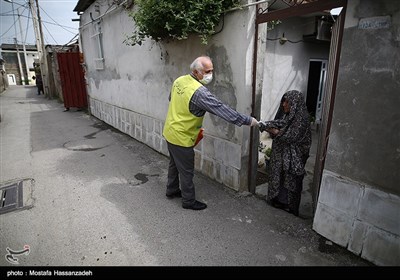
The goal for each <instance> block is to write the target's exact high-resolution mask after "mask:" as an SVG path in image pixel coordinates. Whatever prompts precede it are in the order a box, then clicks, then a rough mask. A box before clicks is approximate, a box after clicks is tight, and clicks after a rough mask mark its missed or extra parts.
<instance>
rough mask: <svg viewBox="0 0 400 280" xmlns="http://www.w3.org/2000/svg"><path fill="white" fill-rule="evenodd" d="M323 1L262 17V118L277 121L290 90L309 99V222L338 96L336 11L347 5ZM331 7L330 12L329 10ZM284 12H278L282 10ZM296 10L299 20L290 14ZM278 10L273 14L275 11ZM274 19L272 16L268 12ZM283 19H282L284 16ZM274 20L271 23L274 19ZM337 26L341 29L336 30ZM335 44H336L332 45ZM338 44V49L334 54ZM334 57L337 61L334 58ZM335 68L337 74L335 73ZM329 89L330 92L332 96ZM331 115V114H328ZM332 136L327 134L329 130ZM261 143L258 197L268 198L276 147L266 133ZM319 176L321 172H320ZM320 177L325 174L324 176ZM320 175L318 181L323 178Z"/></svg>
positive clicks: (305, 200) (305, 205)
mask: <svg viewBox="0 0 400 280" xmlns="http://www.w3.org/2000/svg"><path fill="white" fill-rule="evenodd" d="M318 2H323V1H315V2H313V3H307V4H306V5H305V6H307V8H305V9H303V11H302V12H300V13H299V12H298V10H299V9H297V10H294V9H295V7H294V8H288V9H283V10H282V12H281V11H278V13H275V14H274V15H273V16H264V17H259V19H258V20H257V22H258V23H262V22H263V19H265V21H264V22H265V23H266V24H269V26H268V31H267V38H266V49H265V61H264V69H263V87H262V96H261V103H260V119H261V120H264V121H265V120H273V119H274V117H275V114H276V112H277V109H278V107H279V105H280V100H281V97H282V95H283V94H284V93H285V92H286V91H288V90H299V91H301V92H302V93H303V94H304V96H305V101H306V104H307V108H308V112H309V114H310V121H311V128H312V147H311V150H310V157H309V159H308V161H307V164H306V168H305V169H306V176H305V178H304V181H303V191H302V197H301V204H300V214H301V216H302V217H304V218H313V215H314V211H315V209H314V205H315V201H314V200H315V198H316V197H317V195H316V193H318V191H319V188H318V189H316V187H315V185H316V184H318V186H319V181H318V180H320V179H318V178H317V179H315V177H316V176H315V173H316V172H315V170H316V169H320V168H321V165H319V162H318V161H317V160H316V159H317V154H318V152H319V147H321V146H323V145H324V144H325V143H324V141H322V142H321V141H320V139H321V138H322V137H321V135H322V134H321V132H320V131H319V126H320V125H321V124H323V123H327V122H328V117H327V115H325V114H323V110H324V108H325V109H326V108H328V109H330V104H329V101H330V99H329V98H327V99H328V103H327V104H324V99H325V97H326V96H325V95H326V93H328V95H330V94H332V92H333V91H332V87H331V86H332V84H330V85H329V83H330V82H331V81H328V79H329V73H330V74H331V80H332V77H333V73H334V71H335V69H336V62H337V60H336V49H337V47H335V44H337V42H338V41H337V37H338V34H337V33H333V32H332V31H333V30H336V31H337V30H338V29H339V28H338V27H337V25H338V24H337V18H338V15H334V14H332V13H331V12H330V11H331V9H333V8H335V7H337V6H338V5H340V4H343V3H345V2H343V1H342V2H343V3H339V2H341V1H339V2H337V3H334V2H333V1H329V2H330V5H331V6H329V7H325V6H324V8H321V9H318V7H319V5H320V4H321V3H318ZM327 8H329V9H327ZM280 9H282V8H278V10H280ZM289 10H293V16H290V11H289ZM273 12H274V11H273V10H272V11H271V12H269V13H271V14H272V13H273ZM265 15H268V13H265ZM280 16H282V17H280ZM268 19H269V20H268ZM335 25H336V27H335ZM332 41H333V42H332ZM332 46H334V48H333V50H334V51H332ZM332 58H333V59H332ZM329 68H330V69H331V72H329ZM327 90H328V91H329V92H327ZM328 111H329V110H328ZM324 132H326V130H325V131H324ZM259 140H260V141H259V142H260V143H259V144H258V159H257V160H258V165H257V166H258V168H257V176H256V177H257V179H256V188H255V190H256V194H261V195H266V194H267V191H268V169H267V168H266V166H267V164H268V161H265V159H266V158H267V156H266V153H268V152H269V148H270V147H271V144H272V139H271V138H270V137H269V134H268V133H266V132H263V133H261V134H260V137H259ZM317 173H318V172H317ZM318 176H319V174H318ZM318 176H317V177H318Z"/></svg>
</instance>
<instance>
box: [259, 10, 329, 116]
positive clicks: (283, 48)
mask: <svg viewBox="0 0 400 280" xmlns="http://www.w3.org/2000/svg"><path fill="white" fill-rule="evenodd" d="M314 20H315V18H314V17H295V18H289V19H286V20H283V21H282V23H280V24H278V25H276V26H275V27H274V28H273V29H272V30H269V31H268V33H267V48H266V52H267V54H266V59H265V66H264V83H263V92H262V102H261V119H262V120H271V119H273V118H274V116H275V113H276V111H277V110H278V107H279V102H280V100H281V97H282V95H283V94H284V93H285V92H286V91H288V90H299V91H301V92H303V93H304V94H305V95H306V92H307V82H308V70H309V61H310V59H328V56H329V45H328V46H327V45H321V44H317V43H310V42H303V41H302V40H303V35H308V34H312V33H313V32H314V30H315V29H314V25H315V21H314ZM283 34H285V37H286V38H287V39H288V40H290V41H292V42H297V43H291V42H290V41H287V42H286V43H284V44H280V42H279V40H278V39H279V38H281V37H282V36H283Z"/></svg>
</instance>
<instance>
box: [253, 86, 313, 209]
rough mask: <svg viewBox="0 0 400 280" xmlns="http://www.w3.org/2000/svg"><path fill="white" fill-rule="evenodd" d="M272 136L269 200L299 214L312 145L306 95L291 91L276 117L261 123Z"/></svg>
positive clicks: (277, 205) (264, 129)
mask: <svg viewBox="0 0 400 280" xmlns="http://www.w3.org/2000/svg"><path fill="white" fill-rule="evenodd" d="M259 125H260V126H259V129H260V131H261V132H263V131H267V132H268V133H269V134H270V136H271V138H272V139H273V140H272V154H271V161H270V165H269V169H270V170H269V182H268V196H267V203H268V204H270V205H272V206H274V207H276V208H281V209H284V210H286V211H288V212H290V213H292V214H294V215H296V216H298V215H299V206H300V200H301V192H302V190H303V178H304V175H305V169H304V167H305V164H306V161H307V159H308V157H309V152H310V147H311V127H310V116H309V113H308V111H307V107H306V104H305V101H304V96H303V94H302V93H301V92H299V91H297V90H291V91H287V92H286V93H285V94H284V95H283V97H282V99H281V103H280V106H279V109H278V112H277V113H276V116H275V119H274V120H273V121H266V122H260V123H259Z"/></svg>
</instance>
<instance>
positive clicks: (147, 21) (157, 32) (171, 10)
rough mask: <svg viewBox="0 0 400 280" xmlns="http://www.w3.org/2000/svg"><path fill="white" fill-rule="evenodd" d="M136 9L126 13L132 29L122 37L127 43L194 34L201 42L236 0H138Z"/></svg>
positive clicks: (184, 37)
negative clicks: (132, 21)
mask: <svg viewBox="0 0 400 280" xmlns="http://www.w3.org/2000/svg"><path fill="white" fill-rule="evenodd" d="M135 3H136V4H137V5H138V9H137V11H136V12H130V13H129V16H130V17H131V18H132V19H133V20H134V21H135V24H136V30H134V31H133V33H132V34H131V35H129V36H127V37H126V39H125V40H124V43H126V44H127V45H132V46H133V45H141V44H142V42H143V41H144V40H145V39H146V38H151V39H153V40H155V41H160V40H167V39H177V40H184V39H187V38H188V36H189V35H190V34H198V35H199V36H200V38H201V41H202V43H203V44H207V43H208V38H209V37H210V36H211V35H213V34H214V33H215V28H216V26H217V25H218V23H219V22H220V20H221V16H223V15H224V11H226V10H228V9H230V8H233V7H236V6H238V4H239V0H186V1H177V0H138V1H136V2H135Z"/></svg>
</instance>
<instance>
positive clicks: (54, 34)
mask: <svg viewBox="0 0 400 280" xmlns="http://www.w3.org/2000/svg"><path fill="white" fill-rule="evenodd" d="M10 1H12V0H10ZM13 1H14V16H15V22H16V25H14V16H13V12H12V4H11V3H9V2H6V1H5V0H0V37H1V38H0V40H1V42H0V43H1V44H13V43H14V38H15V33H16V32H15V27H16V28H17V39H18V44H23V42H24V43H25V44H26V45H35V44H36V37H35V31H34V29H33V21H32V14H31V13H30V9H29V8H28V7H29V6H28V4H27V3H29V0H13ZM34 2H36V0H34ZM38 2H39V7H40V9H39V11H40V18H41V21H42V30H43V39H44V43H45V45H47V44H51V45H64V44H67V43H69V42H70V41H71V40H73V39H74V37H75V36H76V35H77V34H78V33H79V30H78V28H79V22H78V21H72V19H79V16H78V14H77V13H76V12H73V10H74V8H75V6H76V4H77V3H78V0H39V1H38ZM17 8H18V11H17ZM18 14H20V17H19V18H20V21H21V26H22V33H23V36H22V37H21V28H20V24H19V21H18ZM76 38H77V37H75V39H76Z"/></svg>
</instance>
